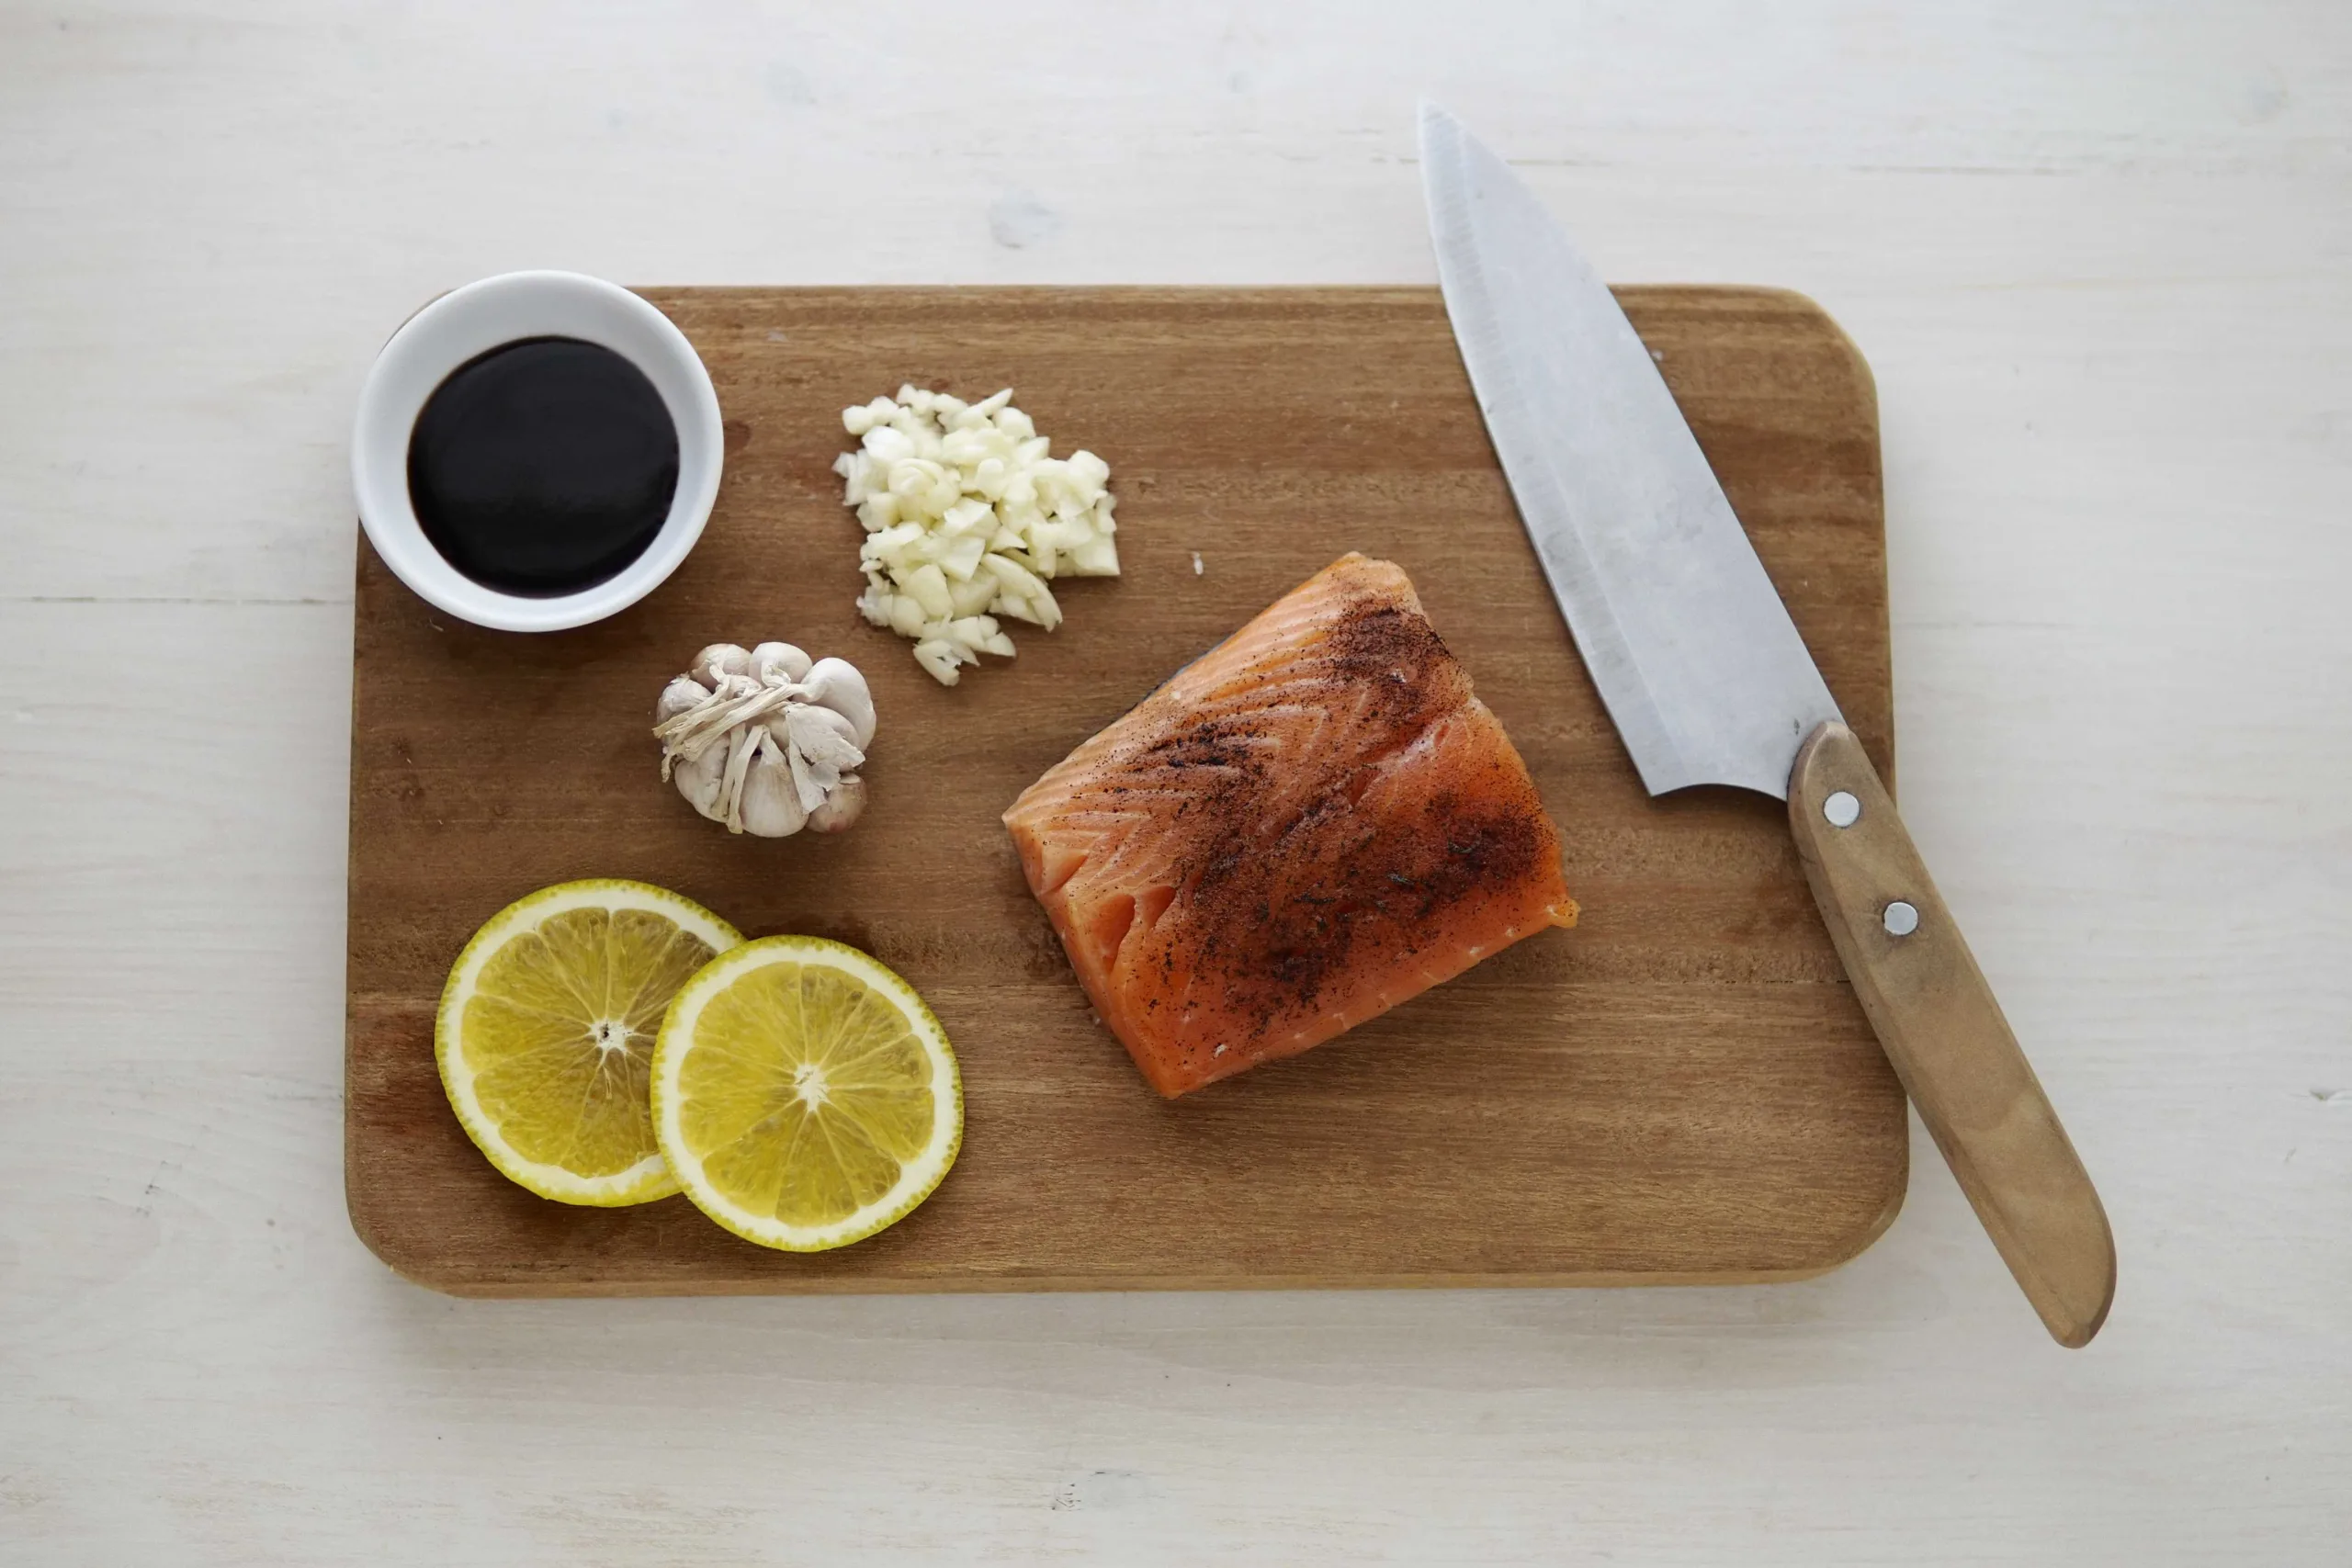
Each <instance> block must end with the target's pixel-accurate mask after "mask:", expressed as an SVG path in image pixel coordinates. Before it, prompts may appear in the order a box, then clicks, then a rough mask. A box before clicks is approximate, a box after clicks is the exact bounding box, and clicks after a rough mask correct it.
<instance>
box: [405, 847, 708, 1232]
mask: <svg viewBox="0 0 2352 1568" xmlns="http://www.w3.org/2000/svg"><path fill="white" fill-rule="evenodd" d="M739 940H740V938H739V936H738V933H737V932H736V931H735V929H734V928H733V927H731V926H729V925H728V924H727V923H726V922H725V921H723V920H721V919H718V917H717V916H715V915H713V914H711V913H710V911H709V910H707V909H705V908H702V907H701V906H700V905H698V904H695V903H694V902H693V901H692V900H690V899H686V898H684V897H680V896H679V895H677V894H675V893H672V892H670V891H668V890H667V889H665V888H660V887H654V886H649V885H647V884H644V883H636V882H619V881H598V882H572V883H565V884H562V885H560V886H555V887H549V888H546V889H543V890H542V891H540V892H538V893H535V894H533V895H531V896H530V897H527V898H525V899H522V900H520V901H519V902H517V903H515V904H513V905H510V906H508V907H507V908H504V909H503V910H501V911H500V912H499V913H498V914H496V915H494V916H492V918H491V919H490V920H489V921H488V923H486V924H485V925H484V926H483V927H482V929H481V931H479V932H478V933H476V935H475V937H474V939H473V941H472V942H469V943H468V944H467V947H466V950H465V952H464V953H461V954H460V955H459V956H458V962H457V964H456V965H455V966H453V967H452V969H451V970H450V975H449V983H448V986H447V988H446V989H445V990H444V992H443V994H442V1000H441V1010H440V1014H439V1017H438V1019H437V1020H436V1023H435V1031H434V1045H435V1058H436V1060H437V1061H438V1063H439V1066H440V1069H441V1079H442V1084H443V1087H444V1088H445V1089H447V1091H448V1095H449V1100H450V1104H451V1105H452V1106H453V1107H454V1108H455V1109H456V1111H457V1112H458V1121H459V1122H461V1123H463V1125H464V1127H465V1129H466V1133H467V1134H468V1135H469V1137H471V1138H472V1139H473V1141H474V1143H475V1144H476V1145H477V1146H479V1147H480V1148H481V1151H482V1153H483V1154H484V1155H485V1156H488V1157H489V1159H490V1161H491V1163H492V1165H494V1166H496V1167H497V1168H498V1169H499V1170H500V1171H501V1172H503V1174H504V1175H506V1176H507V1177H508V1178H510V1179H513V1180H515V1181H516V1182H518V1183H520V1184H521V1185H522V1186H524V1187H526V1188H528V1189H529V1190H532V1191H533V1192H536V1193H537V1194H538V1195H539V1196H541V1197H543V1198H551V1199H554V1200H556V1201H559V1202H567V1203H588V1204H597V1205H604V1206H612V1205H618V1204H625V1203H643V1202H648V1201H651V1200H653V1199H656V1198H663V1197H667V1196H669V1195H670V1194H671V1193H673V1192H675V1191H676V1190H678V1184H677V1181H676V1179H674V1178H673V1176H672V1175H671V1173H670V1170H669V1168H668V1165H667V1164H666V1162H664V1160H663V1159H662V1153H661V1147H660V1145H659V1142H658V1140H657V1139H656V1138H655V1137H654V1135H653V1126H652V1116H651V1110H650V1095H649V1090H648V1084H649V1076H650V1068H651V1062H652V1055H653V1047H654V1044H655V1041H656V1039H657V1037H658V1035H659V1032H660V1029H661V1021H662V1015H663V1013H664V1012H665V1011H666V1010H667V1009H668V1007H669V1004H670V1001H671V998H673V996H675V995H676V993H677V991H678V989H679V987H681V986H682V985H684V982H685V981H686V980H687V979H688V978H689V977H690V976H693V975H694V974H695V971H696V970H698V969H700V968H701V967H702V966H703V965H704V964H707V962H709V960H710V959H711V958H712V957H713V956H714V955H715V954H717V953H718V952H720V951H722V950H724V949H726V948H729V947H731V946H734V945H735V944H736V942H738V941H739Z"/></svg>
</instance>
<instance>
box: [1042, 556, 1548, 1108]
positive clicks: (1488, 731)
mask: <svg viewBox="0 0 2352 1568" xmlns="http://www.w3.org/2000/svg"><path fill="white" fill-rule="evenodd" d="M1006 821H1007V823H1008V824H1009V825H1010V826H1012V829H1013V832H1014V837H1015V840H1016V841H1017V842H1019V843H1020V844H1021V846H1022V851H1023V866H1024V869H1026V870H1027V871H1028V872H1029V874H1030V881H1031V886H1032V887H1033V889H1035V891H1036V892H1037V893H1038V896H1039V897H1040V899H1041V900H1043V901H1044V902H1045V903H1046V908H1047V912H1048V913H1049V914H1050V915H1052V916H1053V917H1054V919H1055V924H1056V927H1057V930H1058V931H1060V933H1061V935H1062V938H1063V942H1064V945H1065V947H1066V948H1067V949H1068V950H1069V953H1070V955H1071V959H1072V962H1073V964H1075V965H1076V966H1077V967H1078V969H1079V973H1080V979H1081V981H1082V982H1083V983H1084V984H1085V986H1086V988H1087V990H1088V992H1089V994H1090V995H1091V997H1092V998H1093V999H1094V1001H1095V1003H1096V1006H1097V1009H1098V1010H1099V1011H1100V1012H1101V1013H1102V1015H1103V1019H1104V1021H1105V1022H1106V1023H1108V1024H1109V1025H1110V1026H1111V1027H1112V1029H1113V1031H1114V1032H1115V1033H1117V1034H1118V1035H1119V1037H1120V1039H1121V1040H1122V1041H1123V1042H1124V1043H1126V1045H1127V1047H1128V1049H1129V1051H1130V1052H1131V1053H1132V1054H1133V1055H1135V1056H1136V1062H1137V1065H1138V1066H1142V1067H1143V1069H1144V1071H1145V1073H1146V1076H1147V1077H1150V1079H1151V1080H1152V1082H1153V1084H1154V1085H1155V1087H1157V1088H1159V1089H1160V1091H1161V1092H1162V1093H1166V1094H1177V1093H1182V1092H1185V1091H1186V1090H1187V1089H1193V1088H1197V1087H1199V1086H1200V1085H1201V1084H1203V1083H1206V1082H1209V1081H1212V1080H1214V1079H1215V1078H1217V1077H1227V1076H1230V1075H1231V1074H1232V1073H1234V1072H1238V1071H1239V1070H1241V1069H1242V1068H1244V1067H1246V1066H1251V1065H1253V1064H1255V1063H1256V1062H1259V1061H1264V1060H1272V1059H1273V1058H1274V1057H1277V1056H1282V1055H1291V1054H1294V1053H1295V1052H1297V1051H1301V1050H1305V1049H1306V1048H1308V1047H1309V1046H1312V1045H1314V1044H1316V1043H1320V1042H1321V1041H1323V1040H1327V1039H1329V1038H1330V1037H1331V1036H1333V1035H1335V1034H1337V1033H1339V1032H1341V1031H1343V1030H1345V1029H1347V1028H1349V1027H1351V1026H1352V1025H1353V1024H1354V1023H1357V1022H1360V1021H1363V1019H1365V1018H1368V1017H1372V1016H1374V1015H1375V1014H1377V1013H1378V1012H1381V1011H1384V1010H1386V1009H1387V1008H1389V1007H1391V1006H1394V1005H1395V1004H1396V1003H1397V1002H1398V1001H1402V1000H1404V999H1406V998H1408V997H1410V996H1413V995H1415V994H1418V993H1419V991H1421V990H1423V989H1426V988H1427V987H1430V986H1431V985H1435V984H1438V983H1440V982H1442V981H1443V980H1445V979H1447V978H1450V977H1451V976H1453V975H1454V974H1458V973H1459V972H1460V971H1461V970H1462V969H1464V968H1466V967H1468V966H1469V964H1473V963H1475V962H1476V960H1477V959H1478V958H1479V957H1482V956H1484V955H1485V954H1486V953H1489V952H1492V951H1495V950H1497V949H1499V948H1500V947H1502V946H1505V945H1508V944H1509V943H1510V942H1513V941H1517V940H1519V939H1520V938H1521V937H1523V936H1526V935H1529V934H1532V932H1533V931H1537V930H1541V929H1543V928H1544V927H1545V926H1549V925H1555V924H1567V923H1570V922H1572V921H1573V919H1574V916H1575V905H1574V903H1573V901H1572V900H1570V899H1569V898H1568V897H1567V895H1566V887H1565V886H1563V885H1562V883H1561V880H1560V869H1559V840H1558V837H1557V834H1556V832H1555V829H1553V827H1552V824H1551V822H1550V819H1549V818H1546V817H1545V816H1544V810H1543V806H1542V803H1541V801H1540V800H1539V799H1538V797H1537V795H1536V792H1535V788H1534V784H1533V783H1532V780H1530V779H1529V777H1528V775H1527V771H1526V768H1525V765H1524V764H1523V763H1522V762H1521V760H1520V758H1519V755H1518V753H1517V751H1516V750H1513V749H1512V748H1511V746H1510V740H1509V739H1508V737H1506V736H1504V735H1503V733H1502V731H1501V727H1500V726H1499V725H1498V723H1497V722H1496V721H1495V719H1494V716H1493V715H1492V714H1491V713H1489V712H1488V711H1487V708H1486V707H1485V705H1483V704H1481V703H1479V702H1478V701H1477V700H1476V696H1475V695H1474V694H1473V693H1472V691H1471V687H1470V681H1469V677H1468V674H1467V672H1466V671H1464V669H1463V667H1462V665H1461V663H1460V662H1459V661H1458V660H1456V659H1455V658H1454V657H1453V653H1452V652H1451V651H1450V650H1449V649H1447V648H1446V646H1445V644H1444V642H1443V641H1442V639H1441V638H1440V637H1439V636H1438V634H1437V632H1436V630H1435V628H1433V627H1432V626H1430V623H1429V621H1428V619H1427V618H1426V617H1425V616H1424V615H1422V614H1421V611H1420V607H1419V602H1418V600H1417V599H1416V598H1415V597H1414V596H1413V594H1412V590H1411V584H1410V582H1409V581H1407V580H1406V579H1405V576H1404V574H1403V573H1402V572H1401V571H1398V570H1397V569H1396V568H1395V567H1393V566H1389V565H1388V564H1387V563H1385V562H1374V561H1366V560H1364V559H1363V558H1360V557H1350V558H1345V559H1343V560H1341V561H1340V562H1339V563H1337V564H1336V565H1334V566H1333V567H1331V568H1330V569H1329V570H1327V571H1325V572H1324V573H1321V574H1319V575H1318V576H1317V578H1316V579H1314V580H1312V581H1309V582H1308V583H1307V584H1306V585H1305V586H1303V587H1302V588H1300V589H1299V590H1298V591H1297V592H1295V593H1293V594H1291V595H1290V596H1288V597H1287V598H1285V599H1284V600H1283V601H1282V602H1281V603H1280V604H1276V605H1275V606H1273V607H1272V609H1270V610H1269V611H1267V612H1266V614H1265V615H1261V616H1260V617H1259V618H1258V620H1256V621H1253V622H1252V623H1251V624H1250V626H1247V627H1245V628H1243V630H1242V631H1241V632H1239V633H1237V634H1236V635H1235V637H1232V638H1229V639H1228V640H1227V642H1226V643H1225V644H1222V645H1220V646H1219V647H1218V648H1217V649H1212V650H1211V651H1210V653H1208V654H1207V655H1204V657H1203V659H1202V660H1199V661H1198V662H1197V663H1196V664H1195V665H1193V666H1192V667H1189V668H1187V669H1186V670H1183V671H1179V672H1178V674H1177V675H1176V676H1175V677H1172V678H1171V679H1170V682H1169V683H1168V684H1167V685H1166V686H1164V687H1162V688H1161V689H1160V691H1159V692H1158V693H1155V694H1153V695H1152V696H1151V697H1149V698H1148V699H1146V701H1145V702H1144V703H1143V704H1141V705H1138V706H1137V707H1136V710H1135V711H1134V712H1133V713H1131V714H1129V715H1128V716H1126V717H1125V718H1124V719H1122V720H1120V721H1119V723H1117V724H1114V726H1112V727H1111V728H1109V729H1107V730H1105V731H1104V732H1103V734H1101V735H1099V736H1097V737H1095V738H1094V739H1092V740H1090V741H1089V742H1087V743H1086V744H1085V745H1084V746H1081V747H1080V749H1079V750H1078V751H1076V752H1074V753H1072V755H1071V757H1070V758H1069V760H1068V761H1065V762H1064V763H1062V764H1060V765H1059V766H1058V767H1057V768H1056V769H1055V770H1053V771H1051V772H1049V773H1047V774H1046V777H1045V778H1044V779H1041V780H1040V781H1039V782H1038V784H1036V785H1034V786H1032V789H1031V790H1030V791H1029V792H1028V793H1027V794H1024V795H1023V798H1022V801H1021V802H1019V803H1016V805H1015V806H1014V807H1013V809H1012V811H1011V812H1008V813H1007V815H1006Z"/></svg>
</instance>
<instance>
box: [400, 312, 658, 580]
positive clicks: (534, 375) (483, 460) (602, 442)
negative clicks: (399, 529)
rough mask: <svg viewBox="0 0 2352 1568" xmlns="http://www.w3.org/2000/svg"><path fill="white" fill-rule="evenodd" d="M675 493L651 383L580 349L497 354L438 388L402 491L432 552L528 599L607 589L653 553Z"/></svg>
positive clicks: (567, 345)
mask: <svg viewBox="0 0 2352 1568" xmlns="http://www.w3.org/2000/svg"><path fill="white" fill-rule="evenodd" d="M677 489H678V430H677V426H676V424H675V423H673V421H672V420H671V417H670V412H669V410H668V409H667V408H666V407H665V406H664V405H663V404H662V394H661V393H660V392H659V391H657V390H655V389H654V386H653V383H652V381H651V380H650V379H649V378H647V376H646V374H645V372H644V371H642V370H639V368H638V367H636V366H635V365H633V364H631V363H630V362H629V361H628V359H627V358H625V357H624V356H622V355H619V354H616V353H615V352H614V351H613V350H611V349H609V348H605V347H604V346H603V345H601V344H593V343H588V342H584V341H582V340H581V339H579V338H568V337H538V338H526V339H523V340H520V341H518V342H515V343H507V344H500V345H499V346H498V347H496V348H493V349H492V350H490V351H489V352H488V353H486V354H481V355H476V356H475V357H474V358H472V359H469V360H468V361H467V362H466V363H465V364H463V365H460V366H459V367H458V368H457V369H455V370H453V371H451V372H450V373H449V374H448V376H447V378H445V379H443V381H442V382H441V384H440V385H439V386H438V387H436V388H435V389H434V391H433V394H432V395H431V396H430V397H429V398H427V399H426V400H425V402H424V408H423V409H422V410H421V411H419V412H418V414H417V416H416V423H415V425H414V426H413V429H412V430H411V432H410V434H409V445H408V491H409V502H410V505H411V507H412V508H413V511H414V513H415V515H416V521H417V524H418V525H419V526H420V527H421V528H422V529H423V530H424V536H425V538H426V540H427V541H428V542H430V543H431V545H432V546H433V547H434V549H435V550H436V551H438V552H439V553H440V555H441V557H442V558H443V559H445V560H447V562H448V563H449V564H450V565H451V566H453V567H455V568H456V569H457V570H458V571H460V572H462V573H464V574H465V575H466V576H467V577H469V578H470V579H472V580H473V581H476V582H479V583H481V585H482V586H484V587H486V588H492V589H496V590H499V591H501V592H506V593H515V594H524V595H529V596H533V597H557V596H560V595H564V594H569V593H575V592H579V591H581V590H582V589H586V588H591V587H594V586H595V585H596V584H598V583H600V582H605V581H610V580H611V579H613V578H614V577H616V576H618V575H619V574H620V573H621V572H622V571H624V570H627V569H628V566H629V565H630V563H631V562H633V561H635V560H636V559H637V558H639V556H641V555H643V554H644V553H645V551H646V547H648V546H650V545H651V544H652V542H653V539H654V536H656V535H657V534H659V533H660V532H661V531H662V524H663V523H664V522H665V521H666V520H667V519H668V517H669V515H670V504H671V502H672V500H673V497H674V496H675V495H676V493H677Z"/></svg>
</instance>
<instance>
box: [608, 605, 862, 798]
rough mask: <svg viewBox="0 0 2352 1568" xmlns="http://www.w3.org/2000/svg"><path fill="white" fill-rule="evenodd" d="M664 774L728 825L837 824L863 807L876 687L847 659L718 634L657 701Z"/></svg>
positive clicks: (656, 729) (656, 731) (784, 644)
mask: <svg viewBox="0 0 2352 1568" xmlns="http://www.w3.org/2000/svg"><path fill="white" fill-rule="evenodd" d="M653 720H654V722H653V734H654V736H655V738H656V739H659V740H660V741H661V742H662V777H663V778H665V779H668V780H670V781H671V782H672V783H673V784H676V785H677V786H678V793H679V794H680V795H684V796H685V797H686V802H687V804H688V805H690V806H692V807H694V808H695V810H696V811H699V812H700V813H702V814H703V815H704V816H705V817H707V818H710V819H711V820H712V821H714V822H724V823H726V824H727V829H728V831H729V832H730V833H752V834H754V835H756V836H758V837H760V838H763V839H786V838H790V837H791V836H792V835H793V834H795V833H797V832H799V831H800V829H803V828H807V829H810V830H811V831H813V832H819V833H838V832H841V831H842V829H846V828H848V827H849V826H850V825H851V824H852V823H854V822H855V821H856V820H857V818H858V814H859V813H860V812H861V811H863V810H864V809H865V780H864V779H862V778H860V777H858V776H857V770H858V769H859V768H861V767H863V766H864V765H865V748H866V746H867V745H868V744H869V743H870V742H871V741H872V740H873V739H874V697H873V694H871V693H869V692H868V691H867V690H866V686H865V676H863V675H861V674H859V673H858V672H857V670H856V668H855V666H854V665H852V664H851V663H850V662H849V661H848V660H842V659H820V660H811V659H809V656H808V655H807V654H806V653H803V652H802V651H801V650H800V649H797V648H795V647H793V646H792V645H791V644H790V643H788V642H763V643H762V644H760V645H759V646H758V647H757V648H754V649H749V650H746V649H742V648H740V647H738V646H736V645H735V644H734V643H731V642H720V643H713V644H712V645H711V646H710V647H708V648H706V649H703V650H702V651H701V652H700V653H697V654H695V659H694V663H693V665H692V666H691V667H690V668H689V669H688V671H686V673H685V674H684V675H680V676H678V677H676V678H675V679H673V681H671V682H670V683H669V684H668V685H666V686H664V687H662V695H661V697H660V698H659V699H658V700H657V701H656V702H655V703H654V705H653Z"/></svg>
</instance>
